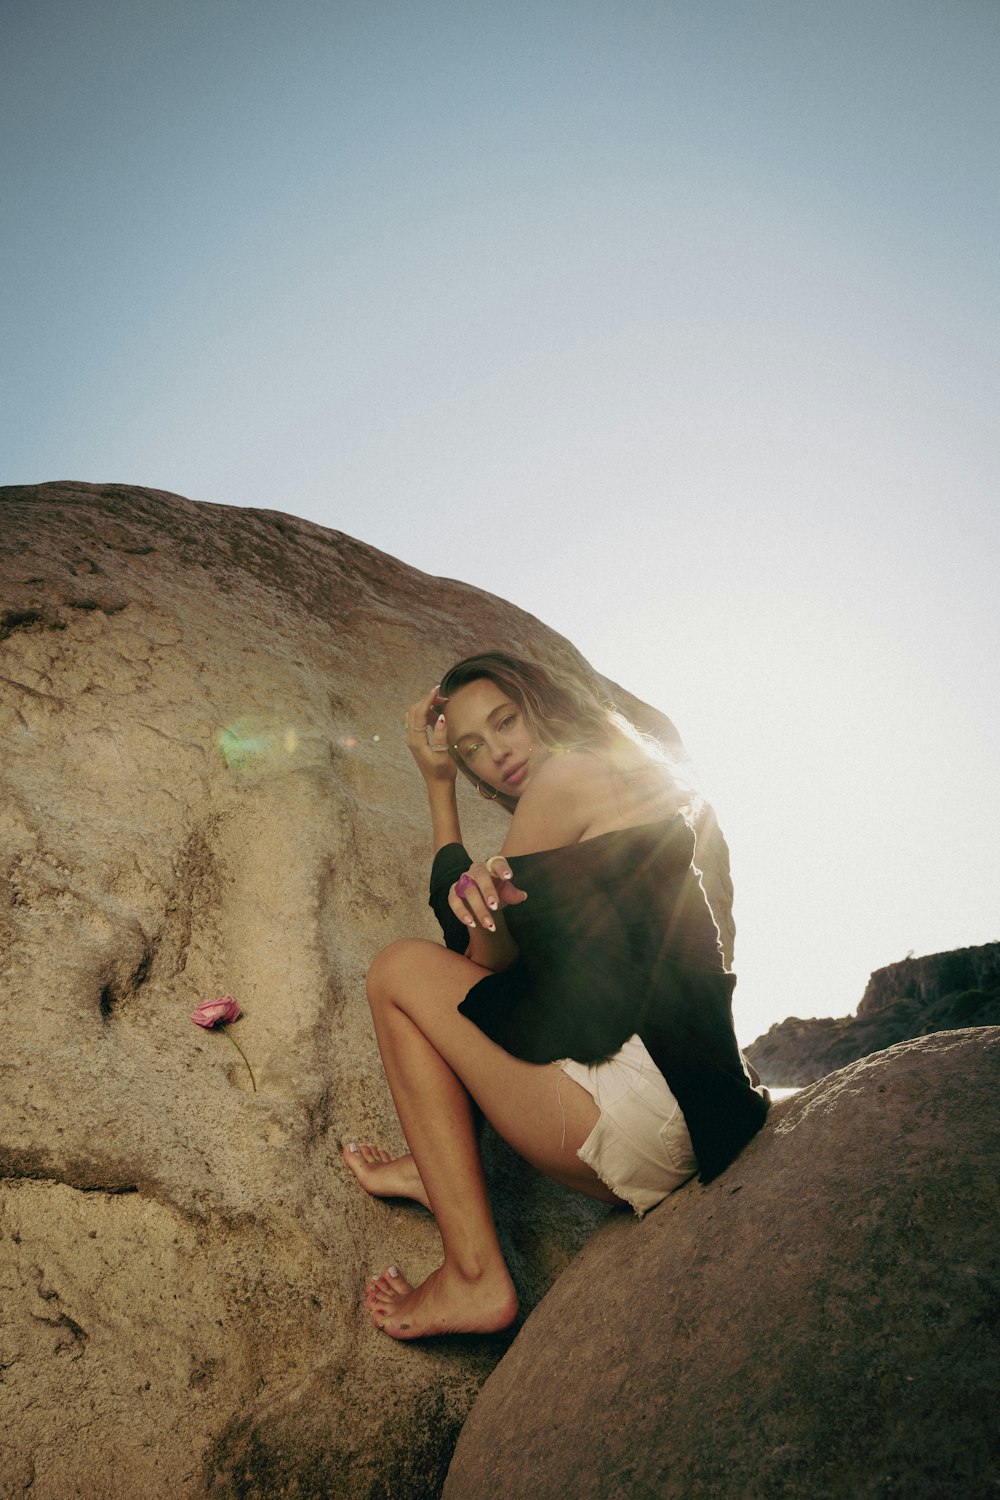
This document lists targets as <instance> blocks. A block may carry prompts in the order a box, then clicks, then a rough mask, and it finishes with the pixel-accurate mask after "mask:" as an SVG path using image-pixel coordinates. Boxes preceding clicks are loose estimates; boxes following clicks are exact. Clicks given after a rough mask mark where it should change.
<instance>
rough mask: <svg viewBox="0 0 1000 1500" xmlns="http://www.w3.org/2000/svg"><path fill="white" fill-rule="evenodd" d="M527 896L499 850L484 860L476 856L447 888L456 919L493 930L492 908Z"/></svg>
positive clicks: (495, 908) (449, 903)
mask: <svg viewBox="0 0 1000 1500" xmlns="http://www.w3.org/2000/svg"><path fill="white" fill-rule="evenodd" d="M527 899H528V893H527V891H522V890H519V889H518V887H517V886H516V885H515V884H514V880H513V874H512V871H511V868H510V865H509V864H508V863H507V861H506V859H505V858H504V856H503V855H502V854H494V855H492V856H491V857H490V858H489V859H488V860H486V861H485V862H484V861H481V860H477V861H476V863H475V864H474V865H471V866H470V867H469V869H468V870H467V871H466V872H465V874H464V875H463V876H462V877H461V878H460V879H459V880H456V881H455V884H454V885H453V886H452V888H451V890H450V891H449V892H448V905H449V906H450V907H451V909H452V911H453V912H454V913H455V915H456V917H458V919H459V921H460V922H464V923H465V925H466V927H475V926H477V925H478V926H481V927H485V928H486V930H487V932H495V931H496V922H495V921H494V919H493V913H494V912H498V911H500V910H501V908H502V907H504V906H518V905H519V904H520V903H521V902H522V901H527Z"/></svg>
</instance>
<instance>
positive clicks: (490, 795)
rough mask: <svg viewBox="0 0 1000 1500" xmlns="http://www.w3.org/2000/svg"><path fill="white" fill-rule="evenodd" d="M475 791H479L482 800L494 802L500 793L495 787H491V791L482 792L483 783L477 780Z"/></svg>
mask: <svg viewBox="0 0 1000 1500" xmlns="http://www.w3.org/2000/svg"><path fill="white" fill-rule="evenodd" d="M476 791H477V792H478V793H479V795H480V797H482V799H483V801H484V802H495V801H496V800H497V798H498V797H499V795H500V793H499V792H498V791H497V789H496V787H494V788H493V790H492V792H484V791H483V783H482V782H481V781H478V780H477V782H476Z"/></svg>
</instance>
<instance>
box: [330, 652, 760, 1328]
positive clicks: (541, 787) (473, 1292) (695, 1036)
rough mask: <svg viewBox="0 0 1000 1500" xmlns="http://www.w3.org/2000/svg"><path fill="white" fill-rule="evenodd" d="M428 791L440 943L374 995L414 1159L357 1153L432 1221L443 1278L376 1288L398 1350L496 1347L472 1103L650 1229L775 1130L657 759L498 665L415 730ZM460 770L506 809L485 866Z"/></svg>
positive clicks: (533, 676)
mask: <svg viewBox="0 0 1000 1500" xmlns="http://www.w3.org/2000/svg"><path fill="white" fill-rule="evenodd" d="M406 736H407V743H408V745H409V748H410V750H411V752H412V754H413V756H414V759H415V760H416V762H417V765H418V766H419V768H420V772H421V774H422V776H423V777H424V780H425V782H426V783H427V791H428V794H429V797H430V809H431V822H432V827H433V838H434V851H435V858H434V865H433V870H432V874H431V905H432V906H433V908H434V910H435V913H436V914H437V916H438V919H439V921H440V922H441V925H442V927H443V929H444V935H445V941H446V944H447V946H444V947H442V946H441V945H440V944H437V943H431V942H426V941H422V940H417V939H404V940H403V941H401V942H396V943H393V944H391V945H390V946H389V947H388V948H386V949H384V950H383V952H381V953H380V954H379V955H378V957H377V958H376V959H375V961H374V963H373V964H372V967H371V970H370V972H369V975H368V995H369V1001H370V1004H371V1009H372V1015H373V1017H374V1022H375V1033H376V1036H377V1038H378V1045H379V1050H380V1051H381V1054H382V1061H383V1063H384V1066H385V1071H386V1076H387V1077H388V1080H389V1086H390V1088H391V1090H392V1096H393V1099H394V1101H395V1104H396V1109H397V1111H398V1114H399V1119H400V1123H401V1125H402V1127H403V1133H404V1135H405V1137H406V1141H407V1144H408V1146H409V1148H410V1153H411V1154H409V1155H406V1156H401V1157H397V1158H392V1157H390V1155H389V1154H388V1152H385V1151H382V1150H380V1149H378V1148H376V1147H372V1146H368V1145H358V1144H356V1143H354V1142H352V1143H351V1144H350V1145H349V1146H348V1147H347V1148H346V1150H345V1152H344V1156H345V1160H346V1161H347V1163H348V1165H349V1166H350V1168H351V1170H352V1171H353V1172H354V1173H355V1175H356V1176H357V1178H358V1180H359V1181H360V1183H361V1185H362V1187H364V1188H365V1189H366V1191H367V1192H369V1193H374V1194H376V1195H378V1196H380V1197H406V1198H413V1199H416V1200H417V1202H419V1203H423V1204H425V1205H426V1207H427V1208H429V1209H430V1210H431V1212H432V1213H433V1214H434V1216H435V1218H436V1220H437V1223H438V1228H439V1230H440V1233H441V1238H442V1240H443V1243H444V1262H443V1264H442V1265H441V1266H440V1267H439V1269H438V1270H437V1271H435V1272H434V1273H433V1274H432V1275H431V1276H429V1277H428V1278H427V1280H426V1281H425V1282H424V1283H423V1284H422V1285H421V1286H417V1287H412V1286H410V1284H409V1283H408V1282H407V1281H406V1280H405V1279H404V1277H403V1276H402V1275H401V1274H400V1272H399V1270H398V1268H397V1267H396V1266H389V1268H388V1269H387V1270H386V1271H384V1272H383V1273H382V1275H381V1276H378V1277H376V1278H375V1280H374V1281H372V1282H371V1283H370V1285H369V1287H368V1289H367V1294H366V1301H367V1305H368V1309H369V1312H370V1315H371V1319H372V1322H373V1323H374V1324H375V1325H376V1326H377V1327H378V1328H382V1329H384V1330H385V1332H386V1333H388V1334H391V1335H392V1336H393V1337H394V1338H399V1339H415V1338H423V1337H425V1336H427V1335H429V1334H440V1333H453V1332H490V1331H493V1330H496V1329H500V1328H504V1327H506V1326H507V1325H508V1324H509V1323H510V1322H511V1321H512V1320H513V1318H514V1317H515V1315H516V1313H517V1295H516V1293H515V1290H514V1285H513V1282H512V1281H511V1278H510V1275H509V1273H508V1271H507V1267H506V1265H505V1263H504V1260H503V1256H502V1254H501V1251H500V1245H499V1242H498V1240H497V1235H496V1230H495V1228H494V1224H493V1217H492V1214H491V1211H490V1203H489V1198H488V1195H487V1189H486V1181H485V1176H484V1172H483V1165H482V1159H481V1156H480V1151H479V1141H478V1133H477V1121H476V1114H475V1110H474V1106H473V1101H475V1104H477V1105H478V1106H479V1108H480V1109H481V1110H482V1112H483V1114H485V1116H486V1118H487V1119H488V1120H489V1121H490V1122H491V1123H492V1125H493V1126H494V1127H495V1129H496V1130H497V1131H498V1132H499V1134H500V1135H501V1136H503V1138H504V1140H506V1141H507V1142H509V1144H510V1145H511V1146H512V1147H513V1148H514V1150H515V1151H517V1152H518V1153H519V1154H520V1155H521V1156H523V1157H524V1158H525V1159H526V1160H527V1161H529V1162H530V1163H532V1165H533V1166H536V1167H538V1168H539V1169H540V1170H541V1171H543V1172H545V1173H546V1174H547V1175H548V1176H549V1177H553V1178H554V1179H555V1180H556V1181H557V1182H561V1183H564V1184H566V1186H568V1187H572V1188H576V1189H578V1190H579V1191H580V1192H582V1193H586V1194H587V1195H588V1196H590V1197H592V1198H598V1199H600V1200H601V1201H602V1202H604V1203H608V1204H629V1205H631V1206H632V1207H633V1208H634V1209H635V1211H636V1212H637V1213H638V1214H642V1213H644V1212H645V1211H646V1210H647V1209H649V1208H652V1207H653V1206H654V1204H656V1203H659V1202H660V1201H661V1199H663V1198H664V1197H665V1196H666V1195H667V1193H669V1192H671V1191H672V1190H673V1189H674V1188H676V1187H679V1186H680V1184H681V1183H683V1182H685V1181H687V1179H688V1178H689V1177H691V1176H692V1175H693V1174H694V1173H695V1172H697V1171H699V1170H700V1175H701V1180H702V1181H703V1182H705V1181H708V1180H710V1179H711V1178H712V1177H714V1176H716V1175H717V1174H718V1173H719V1172H721V1171H722V1170H723V1168H724V1167H725V1166H726V1165H727V1164H728V1163H729V1162H730V1161H731V1160H732V1159H733V1157H734V1156H735V1155H736V1154H737V1152H738V1151H739V1150H740V1149H741V1148H742V1147H743V1146H744V1145H745V1144H746V1142H747V1141H748V1140H749V1139H750V1137H751V1136H752V1135H753V1134H754V1132H755V1131H757V1130H758V1129H759V1128H760V1126H761V1125H762V1124H763V1121H764V1116H765V1114H766V1111H767V1100H766V1096H765V1095H764V1093H763V1092H762V1091H755V1090H754V1089H753V1087H752V1086H751V1081H750V1078H749V1076H748V1074H747V1071H746V1069H745V1066H744V1063H743V1059H742V1057H741V1055H740V1051H739V1048H738V1047H737V1044H736V1039H735V1036H734V1034H733V1025H732V1012H731V998H732V987H733V984H734V983H735V980H734V976H733V975H732V974H728V973H727V972H726V971H725V967H724V964H723V958H722V953H721V949H720V946H719V935H718V929H717V928H716V925H715V922H714V920H713V918H712V914H711V911H710V909H709V906H708V902H707V900H706V898H705V893H704V890H703V888H702V884H701V878H700V876H699V873H698V871H697V869H696V868H695V867H694V865H693V863H692V859H693V855H694V843H695V840H694V833H693V830H692V827H691V824H690V823H689V821H688V818H687V816H686V815H685V804H684V799H683V798H682V796H681V795H680V793H679V791H678V788H677V785H676V783H675V782H674V780H673V778H672V776H671V775H670V772H669V770H668V768H667V765H666V763H665V760H664V759H663V757H662V755H660V754H659V753H658V752H657V750H656V748H655V747H654V746H652V745H650V744H648V743H646V742H644V740H643V739H642V737H641V736H640V735H639V734H638V732H637V731H636V730H635V729H634V728H633V727H632V726H631V725H630V724H629V723H628V722H627V720H624V719H623V718H622V717H621V716H620V715H618V714H617V713H615V712H614V711H613V710H612V709H611V708H610V706H608V705H607V704H606V703H605V702H603V701H602V700H601V698H600V696H599V694H598V692H597V690H596V687H595V686H591V685H590V684H588V683H586V682H584V681H583V680H582V679H577V678H575V677H569V676H568V675H563V674H557V673H556V672H554V671H552V670H548V671H546V670H543V669H542V668H541V667H538V666H536V665H534V664H532V663H529V662H525V661H519V660H516V659H515V658H512V657H508V656H504V655H501V654H499V653H489V654H486V655H482V656H476V657H471V658H469V659H468V660H466V661H462V662H459V663H458V665H457V666H455V667H453V668H452V669H451V671H450V672H449V673H448V674H447V676H446V677H445V678H444V680H443V682H442V683H441V684H440V685H439V687H436V688H433V689H432V690H431V692H429V693H428V694H427V696H426V697H425V698H423V699H421V701H420V702H419V703H416V704H414V705H413V707H412V708H411V709H410V710H409V712H408V714H407V719H406ZM459 770H461V771H463V772H464V773H465V774H466V775H467V776H468V777H469V778H470V779H471V780H472V781H473V782H474V783H475V784H476V786H477V788H478V790H479V791H480V793H481V794H482V795H483V796H485V797H488V798H491V799H493V798H495V799H496V800H497V801H498V802H500V803H501V804H502V805H503V806H504V807H506V808H507V809H508V810H509V811H511V812H513V815H514V816H513V819H512V821H511V825H510V831H509V833H508V836H507V838H506V839H505V841H504V844H503V848H502V849H501V851H500V852H499V853H498V854H494V855H493V856H492V857H491V858H489V859H488V860H485V861H479V860H476V861H473V860H471V859H470V857H469V855H468V854H467V853H466V851H465V849H464V848H463V846H462V841H461V840H462V835H461V829H460V828H459V821H458V810H457V802H456V796H455V781H456V775H457V772H458V771H459Z"/></svg>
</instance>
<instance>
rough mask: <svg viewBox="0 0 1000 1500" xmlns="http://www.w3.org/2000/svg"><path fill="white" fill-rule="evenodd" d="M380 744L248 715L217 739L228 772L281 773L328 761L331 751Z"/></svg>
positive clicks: (374, 739) (362, 737)
mask: <svg viewBox="0 0 1000 1500" xmlns="http://www.w3.org/2000/svg"><path fill="white" fill-rule="evenodd" d="M380 743H381V736H380V735H377V734H372V735H363V734H361V733H359V732H355V731H348V732H347V733H343V734H338V735H335V736H334V737H333V738H332V739H330V738H328V734H319V733H318V732H315V731H308V730H302V729H299V728H297V727H296V726H295V725H294V724H288V723H286V722H284V721H282V720H281V719H279V718H277V716H274V717H271V716H268V715H266V714H247V715H245V716H244V717H243V718H240V719H236V720H234V722H233V723H232V724H227V725H226V727H225V728H224V729H220V730H219V732H218V734H217V735H216V744H217V745H218V747H219V753H220V754H221V756H222V758H223V760H224V761H225V762H226V765H227V766H228V767H229V769H230V770H231V771H242V772H263V771H283V770H290V769H293V768H304V767H305V766H307V765H312V766H315V765H319V764H321V763H324V762H327V763H328V761H329V755H330V748H331V746H333V747H334V748H336V749H340V750H347V751H354V750H364V749H365V748H366V747H368V746H371V745H378V744H380Z"/></svg>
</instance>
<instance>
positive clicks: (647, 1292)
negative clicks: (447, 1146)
mask: <svg viewBox="0 0 1000 1500" xmlns="http://www.w3.org/2000/svg"><path fill="white" fill-rule="evenodd" d="M998 1088H1000V1028H997V1027H990V1028H983V1029H976V1030H969V1031H963V1032H948V1033H941V1034H939V1035H937V1036H934V1037H930V1038H926V1039H921V1040H919V1041H912V1042H905V1043H902V1044H900V1045H899V1046H896V1047H893V1048H892V1049H891V1050H890V1051H888V1052H881V1053H878V1054H877V1055H875V1056H874V1057H871V1058H868V1059H866V1060H865V1061H863V1062H858V1063H855V1064H853V1065H852V1066H850V1067H848V1068H845V1069H843V1071H841V1072H839V1073H835V1074H833V1075H831V1076H830V1077H828V1078H825V1079H824V1080H823V1081H822V1082H820V1083H817V1084H814V1085H813V1086H812V1087H811V1088H808V1089H805V1090H804V1091H803V1092H802V1093H800V1094H798V1095H796V1096H794V1097H792V1098H790V1099H787V1100H785V1101H783V1102H782V1103H780V1104H777V1105H775V1106H774V1108H773V1110H772V1114H771V1118H770V1121H769V1124H768V1126H767V1127H765V1129H764V1130H763V1131H762V1132H761V1134H760V1135H759V1136H757V1137H756V1138H755V1139H754V1140H753V1141H752V1142H751V1144H750V1145H749V1146H748V1147H747V1149H746V1150H745V1151H744V1152H743V1154H742V1155H741V1156H740V1157H739V1158H738V1160H737V1161H736V1162H735V1163H734V1164H733V1166H732V1167H731V1168H730V1169H729V1170H728V1171H727V1172H725V1173H724V1174H723V1176H722V1177H720V1178H719V1179H718V1180H717V1181H716V1182H714V1183H712V1184H710V1186H709V1187H707V1188H700V1187H699V1186H698V1185H697V1184H696V1183H693V1182H692V1183H691V1184H689V1185H688V1186H686V1187H684V1188H682V1189H681V1190H680V1191H679V1192H678V1193H675V1194H673V1195H672V1196H671V1197H670V1198H668V1199H667V1200H666V1201H665V1202H664V1203H663V1204H662V1205H661V1206H660V1207H659V1208H658V1209H656V1210H655V1211H654V1212H653V1213H652V1214H650V1215H648V1216H647V1217H646V1219H644V1220H643V1222H642V1223H641V1224H640V1223H637V1222H632V1221H629V1220H626V1219H616V1220H612V1221H611V1222H609V1223H608V1224H607V1225H606V1226H604V1227H603V1228H601V1229H600V1230H599V1231H598V1232H597V1233H596V1234H595V1235H594V1236H593V1237H592V1238H591V1239H590V1241H589V1242H588V1243H587V1245H586V1246H585V1247H584V1249H583V1250H582V1251H581V1253H580V1255H579V1256H578V1257H577V1259H576V1261H575V1262H574V1263H573V1265H572V1267H571V1268H570V1269H569V1270H568V1271H566V1272H565V1273H564V1274H563V1276H562V1277H560V1279H559V1281H558V1282H557V1284H556V1285H555V1287H554V1288H553V1289H552V1291H551V1292H550V1293H549V1294H548V1296H547V1297H546V1298H545V1299H544V1301H543V1302H542V1303H541V1304H540V1305H539V1306H538V1307H537V1308H536V1309H535V1311H534V1312H533V1313H532V1315H531V1317H530V1318H529V1319H528V1321H527V1323H526V1324H525V1326H524V1328H523V1329H522V1331H521V1333H520V1335H519V1336H518V1338H517V1340H516V1342H515V1343H514V1345H513V1346H512V1348H511V1349H510V1351H509V1352H508V1353H507V1355H506V1356H505V1357H504V1359H503V1360H502V1362H501V1363H500V1365H499V1366H498V1367H497V1369H496V1370H495V1371H494V1373H493V1374H492V1375H491V1376H490V1378H489V1380H488V1381H487V1382H486V1385H485V1386H484V1388H483V1391H482V1393H481V1395H480V1397H479V1400H478V1402H477V1403H476V1406H475V1407H474V1409H473V1412H472V1414H471V1416H470V1418H469V1420H468V1422H467V1423H466V1425H465V1428H464V1429H463V1432H462V1436H461V1438H460V1440H459V1444H458V1447H457V1449H456V1453H455V1457H454V1460H453V1462H452V1465H451V1469H450V1471H449V1475H448V1479H447V1482H446V1484H445V1489H444V1497H445V1500H487V1497H489V1500H492V1497H494V1496H496V1495H503V1496H504V1497H505V1500H564V1497H565V1496H567V1495H572V1496H574V1497H575V1500H607V1497H609V1496H614V1497H615V1500H693V1497H699V1500H732V1497H736V1496H740V1497H746V1500H773V1497H775V1496H784V1497H789V1500H986V1497H987V1496H991V1495H994V1494H996V1492H997V1484H998V1480H1000V1468H998V1463H997V1459H998V1454H997V1446H996V1437H997V1420H996V1419H997V1412H998V1411H1000V1327H998V1320H997V1311H998V1307H1000V1298H998V1292H1000V1243H998V1239H997V1222H998V1209H1000V1186H998V1184H1000V1129H998V1128H997V1126H998V1119H997V1116H998V1106H997V1094H998Z"/></svg>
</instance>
